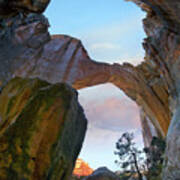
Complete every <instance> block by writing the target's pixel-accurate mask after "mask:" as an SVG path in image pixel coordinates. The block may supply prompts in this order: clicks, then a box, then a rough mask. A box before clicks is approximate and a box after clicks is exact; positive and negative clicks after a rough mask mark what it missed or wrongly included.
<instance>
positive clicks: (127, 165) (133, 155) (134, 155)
mask: <svg viewBox="0 0 180 180" xmlns="http://www.w3.org/2000/svg"><path fill="white" fill-rule="evenodd" d="M133 139H134V134H133V133H128V132H126V133H124V134H122V136H121V137H120V139H119V140H118V142H117V143H116V151H115V152H114V153H115V155H118V157H119V160H116V161H115V163H117V164H118V165H120V166H121V168H123V169H126V170H127V169H129V172H131V173H133V172H135V173H137V174H138V178H139V180H142V179H143V178H142V174H141V161H142V160H143V159H144V158H143V157H142V153H143V152H142V151H140V150H138V149H137V148H136V147H135V143H134V142H133Z"/></svg>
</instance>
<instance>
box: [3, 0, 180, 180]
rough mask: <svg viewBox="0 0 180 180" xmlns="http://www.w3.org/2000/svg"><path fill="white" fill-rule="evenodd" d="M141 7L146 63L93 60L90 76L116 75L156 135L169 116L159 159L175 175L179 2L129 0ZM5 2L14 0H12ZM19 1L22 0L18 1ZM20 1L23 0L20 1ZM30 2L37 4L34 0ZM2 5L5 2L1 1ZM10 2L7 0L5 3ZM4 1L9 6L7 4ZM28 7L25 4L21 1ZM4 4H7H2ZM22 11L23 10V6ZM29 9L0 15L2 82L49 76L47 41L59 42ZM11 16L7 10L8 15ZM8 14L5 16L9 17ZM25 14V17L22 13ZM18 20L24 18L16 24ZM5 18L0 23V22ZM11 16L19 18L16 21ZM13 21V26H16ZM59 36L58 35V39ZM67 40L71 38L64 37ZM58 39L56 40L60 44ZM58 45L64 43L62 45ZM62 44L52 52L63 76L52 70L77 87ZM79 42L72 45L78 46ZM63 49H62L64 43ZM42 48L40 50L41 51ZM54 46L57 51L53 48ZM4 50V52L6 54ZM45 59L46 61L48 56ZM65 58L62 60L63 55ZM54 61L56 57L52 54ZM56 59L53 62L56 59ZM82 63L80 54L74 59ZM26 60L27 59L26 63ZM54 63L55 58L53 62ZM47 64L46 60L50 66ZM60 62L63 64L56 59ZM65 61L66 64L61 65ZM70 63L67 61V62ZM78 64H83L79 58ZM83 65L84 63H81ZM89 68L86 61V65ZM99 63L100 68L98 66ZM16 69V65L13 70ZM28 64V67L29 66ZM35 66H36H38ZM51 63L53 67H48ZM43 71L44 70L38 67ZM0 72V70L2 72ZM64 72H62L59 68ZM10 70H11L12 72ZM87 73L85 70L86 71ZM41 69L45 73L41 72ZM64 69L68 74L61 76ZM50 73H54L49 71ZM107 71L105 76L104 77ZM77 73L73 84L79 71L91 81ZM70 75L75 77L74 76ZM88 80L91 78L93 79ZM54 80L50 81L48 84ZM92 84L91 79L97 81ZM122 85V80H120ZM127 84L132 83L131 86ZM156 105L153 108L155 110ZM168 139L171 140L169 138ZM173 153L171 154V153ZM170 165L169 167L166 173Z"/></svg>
mask: <svg viewBox="0 0 180 180" xmlns="http://www.w3.org/2000/svg"><path fill="white" fill-rule="evenodd" d="M134 1H135V2H136V3H137V4H138V5H139V6H141V8H143V9H144V10H145V11H147V13H148V15H147V18H146V19H145V20H144V29H145V32H146V33H147V35H148V38H146V39H145V41H144V48H145V50H146V61H145V62H144V63H142V64H141V65H139V66H137V67H133V66H131V65H127V64H125V65H123V66H119V65H118V67H117V65H112V66H111V65H107V64H99V63H93V62H92V63H90V64H91V65H90V66H91V68H93V67H94V69H95V70H96V73H95V74H96V76H97V74H98V71H97V69H96V68H98V69H99V70H100V69H101V70H104V69H105V70H106V69H107V70H108V69H110V70H109V71H107V72H109V73H105V75H106V76H105V77H106V79H104V78H102V76H100V77H101V78H100V79H101V80H100V82H102V81H107V80H108V81H110V82H111V81H113V82H114V83H115V81H116V80H117V79H118V78H119V79H120V80H121V81H120V83H119V82H118V83H117V82H116V85H118V86H121V89H122V90H123V91H125V93H126V94H127V95H128V96H130V97H131V98H132V99H134V100H136V102H137V103H138V104H139V105H140V106H142V107H143V111H144V112H145V114H146V115H147V116H149V118H150V119H151V121H152V122H153V123H154V124H155V126H156V128H157V129H158V131H159V133H160V134H161V135H162V136H165V134H166V132H167V130H168V126H169V122H170V120H171V118H172V117H173V118H172V122H171V126H170V129H169V133H168V137H167V144H168V147H167V157H168V156H169V157H168V158H167V160H166V162H165V164H166V166H167V168H166V169H165V174H166V175H165V176H164V178H165V179H168V180H169V179H175V178H176V177H179V176H180V174H179V172H180V171H179V169H180V165H179V162H177V161H176V159H179V156H180V155H179V151H178V148H179V146H180V145H179V143H178V139H179V118H178V117H179V116H178V114H179V107H178V105H179V82H180V80H179V51H180V45H179V38H180V35H179V27H180V20H179V19H180V13H179V0H173V1H172V0H165V1H160V0H158V1H157V0H134ZM5 2H7V1H5V0H4V1H1V3H0V9H2V8H7V7H8V6H6V5H7V4H6V3H5ZM11 2H14V1H13V0H12V1H11ZM19 2H22V1H20V0H19ZM25 2H26V1H25ZM36 2H39V1H38V0H37V1H36ZM4 3H5V4H4ZM10 4H11V3H10ZM8 5H9V4H8ZM11 5H12V6H11V7H10V8H16V10H17V12H19V11H21V8H19V7H16V6H15V7H14V4H13V3H12V4H11ZM27 7H28V5H27ZM8 8H9V7H8ZM27 9H28V8H27ZM31 12H33V11H32V10H27V11H25V15H26V16H24V17H22V14H20V15H19V16H18V15H17V16H16V18H14V16H13V18H14V19H13V18H12V19H8V18H7V19H3V23H2V21H1V28H2V29H3V31H2V32H1V35H0V38H1V39H2V41H1V42H0V48H1V50H2V51H1V53H2V54H1V56H0V61H1V65H2V66H1V67H0V68H1V69H0V76H1V79H0V80H1V81H2V83H3V84H4V83H5V82H6V81H7V80H9V79H11V77H12V75H13V74H15V75H19V76H22V77H25V76H28V75H31V76H30V77H39V78H41V77H44V75H45V76H46V80H48V78H49V77H51V73H50V72H52V69H51V68H50V69H49V72H48V73H47V72H44V70H47V67H46V66H47V64H48V58H46V56H47V53H46V52H50V56H51V58H52V54H51V52H53V51H54V50H57V49H58V48H55V49H53V46H51V45H50V44H51V43H52V44H53V43H55V42H57V43H55V47H56V46H58V42H60V41H59V40H58V39H59V38H58V37H57V36H56V37H52V38H51V37H50V36H49V34H48V31H47V26H48V24H47V21H46V19H45V18H44V17H43V16H41V15H38V14H31V15H29V13H31ZM10 14H11V13H10ZM10 14H6V16H9V15H10ZM27 14H28V16H27ZM4 17H5V16H4V14H1V18H4ZM20 19H23V20H26V21H25V22H23V23H22V21H21V20H20ZM4 20H5V21H4ZM16 20H20V21H19V22H20V24H18V23H17V22H18V21H16ZM16 23H17V24H16ZM23 30H26V34H23ZM60 39H63V41H64V38H60ZM70 39H71V38H70ZM60 43H62V42H60ZM62 44H64V43H62ZM67 44H69V45H72V48H71V50H72V51H70V52H71V53H70V52H69V51H64V50H63V51H57V54H56V55H57V56H56V57H59V58H60V60H61V63H60V64H59V66H58V67H59V70H62V74H63V76H62V75H61V74H60V73H58V72H57V74H56V75H57V76H56V78H57V77H59V79H60V80H61V81H62V80H63V81H67V82H68V83H70V84H72V85H74V87H76V86H77V84H75V78H73V80H72V81H71V80H70V79H68V77H71V76H70V74H69V73H70V72H71V73H72V72H73V73H75V74H76V75H77V74H78V73H77V72H75V71H76V70H77V69H78V68H73V71H70V67H71V64H73V62H76V61H68V59H69V58H67V56H64V55H65V54H64V53H63V52H68V54H69V53H70V54H71V55H70V54H69V57H70V59H74V58H73V57H74V55H75V54H76V53H72V52H73V49H74V48H73V47H74V46H73V44H72V43H71V41H69V42H68V43H67ZM79 46H80V44H79V43H78V47H79ZM78 47H76V48H75V49H76V50H75V51H74V52H78V53H80V52H79V51H78ZM66 48H68V47H66ZM45 49H46V52H45ZM59 50H60V49H59ZM6 52H8V53H9V54H8V53H6ZM51 58H50V59H51ZM64 58H65V59H64ZM57 59H58V58H57ZM57 59H56V60H57ZM43 60H44V62H45V63H44V65H43V66H44V67H40V64H39V63H41V62H42V61H43ZM80 60H81V61H83V62H84V58H83V59H80ZM27 61H29V62H27ZM55 62H56V61H55ZM55 62H51V63H50V64H52V65H53V64H56V63H55ZM62 62H64V63H62ZM66 62H67V63H66ZM68 62H71V63H68ZM80 64H83V63H82V62H81V63H80ZM85 64H86V65H87V64H88V63H87V62H85ZM21 65H22V66H23V67H24V68H26V69H27V70H28V69H31V72H33V73H32V74H31V73H30V71H29V72H28V73H26V72H25V69H23V70H22V68H21V67H20V66H21ZM78 65H79V64H78V63H77V64H74V66H73V67H76V66H78ZM88 66H89V65H88ZM100 66H101V67H102V68H100ZM19 67H20V69H19ZM32 67H34V68H32ZM38 67H39V69H38ZM54 67H55V66H54ZM82 67H83V68H84V69H85V71H86V70H87V72H89V70H88V69H89V68H88V67H86V66H84V65H82ZM43 69H44V70H43ZM3 70H4V71H3ZM64 70H65V71H64ZM15 71H16V72H15ZM90 72H91V71H90ZM46 73H47V74H46ZM66 73H67V74H68V75H66ZM53 74H55V72H54V73H53ZM109 74H110V75H111V76H110V77H109ZM78 75H79V77H80V78H79V77H77V76H75V77H76V78H77V79H78V78H79V79H78V81H76V82H78V86H77V88H78V87H79V88H80V85H82V82H83V80H82V79H83V78H82V77H83V76H84V75H85V78H84V79H86V80H89V81H88V84H86V86H87V85H92V83H91V82H90V80H92V78H91V77H94V75H92V74H91V75H90V76H88V75H87V73H86V72H84V71H81V73H79V74H78ZM77 79H76V80H77ZM93 79H94V78H93ZM54 82H56V80H55V81H54V80H53V81H52V83H54ZM100 82H96V81H95V83H96V84H97V83H100ZM122 82H123V83H125V84H122ZM132 84H133V86H132ZM157 107H158V108H157ZM172 139H173V140H172ZM173 152H177V153H176V154H175V155H174V154H173ZM169 169H171V170H172V171H170V170H169Z"/></svg>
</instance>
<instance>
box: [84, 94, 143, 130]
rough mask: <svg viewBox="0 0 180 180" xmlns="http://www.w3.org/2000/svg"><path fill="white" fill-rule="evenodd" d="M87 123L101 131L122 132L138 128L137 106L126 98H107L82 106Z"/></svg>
mask: <svg viewBox="0 0 180 180" xmlns="http://www.w3.org/2000/svg"><path fill="white" fill-rule="evenodd" d="M83 107H84V109H85V112H86V115H87V118H88V120H89V123H90V124H91V125H92V126H94V127H98V128H101V129H107V130H111V131H122V130H129V129H133V128H139V127H140V121H139V110H138V107H137V105H136V104H135V103H134V102H133V101H131V100H129V99H127V98H121V99H119V98H117V97H109V98H107V99H105V100H104V101H101V102H96V100H93V101H89V102H88V103H87V104H84V105H83Z"/></svg>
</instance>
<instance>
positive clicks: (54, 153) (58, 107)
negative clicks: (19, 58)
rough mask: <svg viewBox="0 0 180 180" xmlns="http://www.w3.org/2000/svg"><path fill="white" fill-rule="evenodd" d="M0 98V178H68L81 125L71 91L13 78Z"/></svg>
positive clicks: (81, 136) (83, 121)
mask: <svg viewBox="0 0 180 180" xmlns="http://www.w3.org/2000/svg"><path fill="white" fill-rule="evenodd" d="M0 102H1V103H0V118H1V121H0V179H1V180H16V179H17V180H22V179H28V180H45V179H48V180H59V179H61V180H69V178H70V177H71V173H72V170H73V167H74V164H75V160H76V158H77V156H78V154H79V151H80V149H81V146H82V142H83V139H84V136H85V131H86V125H87V121H86V118H85V116H84V113H83V110H82V108H81V107H80V105H79V103H78V102H77V93H76V91H75V90H74V89H72V88H71V87H69V86H68V85H66V84H55V85H51V84H49V83H47V82H45V81H41V80H38V79H34V80H30V79H21V78H15V79H12V80H11V81H10V82H9V83H8V84H7V86H6V87H5V88H4V89H3V91H2V93H1V95H0ZM2 102H3V103H2Z"/></svg>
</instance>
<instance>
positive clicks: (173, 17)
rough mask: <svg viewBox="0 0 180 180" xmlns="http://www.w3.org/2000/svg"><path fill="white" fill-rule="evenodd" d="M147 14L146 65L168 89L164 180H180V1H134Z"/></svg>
mask: <svg viewBox="0 0 180 180" xmlns="http://www.w3.org/2000/svg"><path fill="white" fill-rule="evenodd" d="M135 1H136V3H137V4H138V5H140V6H141V7H142V8H143V9H145V10H146V11H148V14H147V17H146V18H145V19H144V29H145V32H146V34H147V36H148V37H147V38H146V40H145V42H144V48H145V50H146V62H149V61H150V62H153V63H154V65H155V66H156V67H157V68H156V69H157V71H158V73H159V74H160V77H161V79H162V80H163V82H164V84H165V85H166V86H165V87H166V89H167V92H168V94H169V101H168V102H167V103H166V104H168V106H169V109H170V110H171V118H172V120H171V124H170V127H169V130H168V134H167V149H166V160H165V168H164V171H163V180H174V179H179V177H180V173H179V172H180V153H179V149H180V136H179V135H180V134H179V132H180V116H179V98H180V97H179V94H180V85H179V84H180V73H179V72H180V71H179V70H180V66H179V65H180V41H179V40H180V33H179V28H180V1H179V0H164V1H161V0H135Z"/></svg>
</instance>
